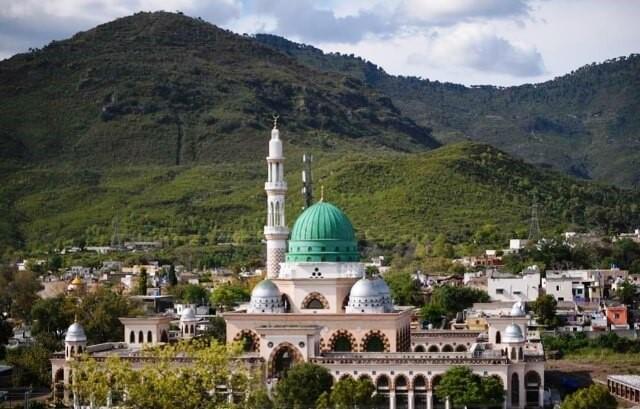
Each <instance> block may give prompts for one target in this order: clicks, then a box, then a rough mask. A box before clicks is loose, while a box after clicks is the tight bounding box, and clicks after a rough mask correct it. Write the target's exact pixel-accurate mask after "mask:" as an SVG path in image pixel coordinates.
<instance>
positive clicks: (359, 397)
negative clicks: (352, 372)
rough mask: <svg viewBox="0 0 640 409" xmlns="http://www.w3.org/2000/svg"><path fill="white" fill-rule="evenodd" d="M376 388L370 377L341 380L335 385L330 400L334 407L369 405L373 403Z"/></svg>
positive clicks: (348, 408) (346, 408) (342, 408)
mask: <svg viewBox="0 0 640 409" xmlns="http://www.w3.org/2000/svg"><path fill="white" fill-rule="evenodd" d="M375 390H376V388H375V386H374V385H373V383H372V382H371V380H369V379H358V380H357V381H356V380H354V379H353V378H351V377H346V378H344V379H341V380H339V381H338V382H336V384H335V385H333V388H332V389H331V394H330V395H329V402H330V404H331V406H330V407H331V408H333V409H352V408H362V407H368V406H370V405H371V404H372V403H373V400H374V398H373V392H375Z"/></svg>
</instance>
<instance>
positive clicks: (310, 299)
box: [302, 292, 329, 310]
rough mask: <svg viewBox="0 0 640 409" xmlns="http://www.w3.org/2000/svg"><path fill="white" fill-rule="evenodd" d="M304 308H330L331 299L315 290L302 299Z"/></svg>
mask: <svg viewBox="0 0 640 409" xmlns="http://www.w3.org/2000/svg"><path fill="white" fill-rule="evenodd" d="M302 308H303V309H308V310H323V309H328V308H329V301H327V299H326V298H325V297H324V296H323V295H322V294H320V293H317V292H313V293H311V294H309V295H307V296H306V297H305V298H304V300H302Z"/></svg>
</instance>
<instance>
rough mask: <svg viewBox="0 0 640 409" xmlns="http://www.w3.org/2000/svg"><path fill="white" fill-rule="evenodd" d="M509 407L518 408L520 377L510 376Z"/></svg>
mask: <svg viewBox="0 0 640 409" xmlns="http://www.w3.org/2000/svg"><path fill="white" fill-rule="evenodd" d="M511 406H520V377H518V374H517V373H514V374H513V375H511Z"/></svg>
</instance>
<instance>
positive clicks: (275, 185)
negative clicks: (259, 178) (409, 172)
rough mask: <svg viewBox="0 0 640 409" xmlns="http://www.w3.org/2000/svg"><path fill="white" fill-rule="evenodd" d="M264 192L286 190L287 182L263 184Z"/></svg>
mask: <svg viewBox="0 0 640 409" xmlns="http://www.w3.org/2000/svg"><path fill="white" fill-rule="evenodd" d="M264 190H287V182H284V181H282V182H265V184H264Z"/></svg>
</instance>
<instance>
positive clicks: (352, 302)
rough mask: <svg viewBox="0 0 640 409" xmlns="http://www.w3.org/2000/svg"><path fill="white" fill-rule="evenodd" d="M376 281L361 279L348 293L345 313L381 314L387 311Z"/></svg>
mask: <svg viewBox="0 0 640 409" xmlns="http://www.w3.org/2000/svg"><path fill="white" fill-rule="evenodd" d="M376 281H377V280H369V279H367V278H364V277H363V278H361V279H360V280H358V281H356V283H355V284H354V285H353V287H351V291H349V303H348V304H347V308H346V311H347V313H349V314H352V313H383V312H387V311H388V310H389V308H388V307H386V306H385V302H386V301H385V297H384V295H383V294H381V293H380V290H379V286H380V284H379V283H376Z"/></svg>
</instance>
